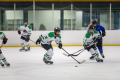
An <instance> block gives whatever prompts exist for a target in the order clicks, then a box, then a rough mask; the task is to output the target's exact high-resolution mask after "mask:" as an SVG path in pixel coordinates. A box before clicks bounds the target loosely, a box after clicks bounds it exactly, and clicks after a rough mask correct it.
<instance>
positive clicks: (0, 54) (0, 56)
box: [0, 32, 10, 67]
mask: <svg viewBox="0 0 120 80" xmlns="http://www.w3.org/2000/svg"><path fill="white" fill-rule="evenodd" d="M0 39H2V40H3V41H2V44H6V43H7V40H8V39H7V38H6V37H5V35H4V33H3V32H0ZM1 60H2V61H1ZM4 64H5V65H6V66H7V67H9V66H10V64H9V63H8V62H7V60H6V58H5V56H4V55H3V54H2V51H1V48H0V65H1V66H2V67H5V65H4Z"/></svg>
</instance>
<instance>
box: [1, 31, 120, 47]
mask: <svg viewBox="0 0 120 80" xmlns="http://www.w3.org/2000/svg"><path fill="white" fill-rule="evenodd" d="M3 32H4V33H5V35H6V37H7V38H8V42H7V44H6V45H4V47H20V35H19V34H18V32H17V31H3ZM48 32H52V31H32V35H31V40H33V41H36V40H37V39H38V38H39V36H40V35H41V34H44V33H48ZM86 32H87V31H86V30H68V31H67V30H64V31H61V40H62V43H63V46H82V44H83V38H84V36H85V34H86ZM1 42H2V40H1ZM30 45H31V47H39V46H37V45H35V44H34V43H33V42H31V41H30ZM52 45H53V46H57V45H56V43H55V42H53V43H52ZM103 45H104V46H120V30H106V36H105V37H103Z"/></svg>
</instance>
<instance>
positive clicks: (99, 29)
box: [95, 25, 105, 35]
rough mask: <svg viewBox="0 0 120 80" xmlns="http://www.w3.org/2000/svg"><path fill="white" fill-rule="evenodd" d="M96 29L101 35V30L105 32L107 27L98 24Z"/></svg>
mask: <svg viewBox="0 0 120 80" xmlns="http://www.w3.org/2000/svg"><path fill="white" fill-rule="evenodd" d="M95 30H96V31H98V32H99V33H100V35H101V31H102V32H105V28H104V27H102V26H101V25H97V26H96V28H95Z"/></svg>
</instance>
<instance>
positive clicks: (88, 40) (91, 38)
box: [83, 25, 103, 62]
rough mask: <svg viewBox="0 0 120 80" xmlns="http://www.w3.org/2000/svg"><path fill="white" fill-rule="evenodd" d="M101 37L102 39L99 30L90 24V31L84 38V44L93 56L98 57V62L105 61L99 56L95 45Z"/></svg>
mask: <svg viewBox="0 0 120 80" xmlns="http://www.w3.org/2000/svg"><path fill="white" fill-rule="evenodd" d="M99 39H101V36H100V34H99V32H98V31H96V30H94V27H93V26H92V25H90V27H89V31H88V32H87V33H86V35H85V37H84V39H83V45H84V48H85V49H87V50H88V51H89V52H90V53H91V55H92V56H93V58H94V59H96V61H97V62H103V60H102V59H100V58H99V54H98V51H97V48H96V46H95V43H96V42H97V41H98V40H99ZM90 59H91V58H90Z"/></svg>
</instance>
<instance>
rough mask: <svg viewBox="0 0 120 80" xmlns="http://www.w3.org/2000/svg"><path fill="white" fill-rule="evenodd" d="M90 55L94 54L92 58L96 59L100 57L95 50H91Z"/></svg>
mask: <svg viewBox="0 0 120 80" xmlns="http://www.w3.org/2000/svg"><path fill="white" fill-rule="evenodd" d="M90 53H91V54H92V56H93V57H94V58H97V57H99V55H98V54H97V53H96V52H95V50H94V49H93V48H91V49H90Z"/></svg>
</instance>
